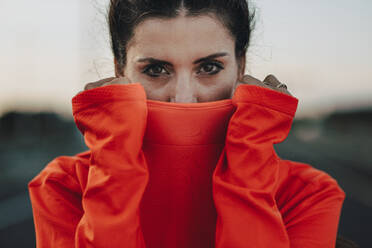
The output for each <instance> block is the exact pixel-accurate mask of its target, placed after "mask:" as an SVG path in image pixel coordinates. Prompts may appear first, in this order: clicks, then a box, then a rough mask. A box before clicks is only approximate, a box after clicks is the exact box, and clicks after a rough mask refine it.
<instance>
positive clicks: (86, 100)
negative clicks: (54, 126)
mask: <svg viewBox="0 0 372 248" xmlns="http://www.w3.org/2000/svg"><path fill="white" fill-rule="evenodd" d="M107 101H146V92H145V89H144V88H143V86H142V85H141V84H140V83H132V84H112V85H105V86H100V87H97V88H94V89H90V90H85V91H82V92H80V93H79V94H77V95H76V96H74V97H73V98H72V100H71V103H72V113H73V114H76V113H78V112H79V111H82V110H84V109H85V108H88V107H90V106H91V105H92V104H93V105H95V104H100V103H104V102H107Z"/></svg>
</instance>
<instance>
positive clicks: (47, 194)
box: [28, 156, 83, 248]
mask: <svg viewBox="0 0 372 248" xmlns="http://www.w3.org/2000/svg"><path fill="white" fill-rule="evenodd" d="M76 162H77V161H76V159H75V158H74V157H68V156H60V157H57V158H55V159H54V160H52V161H51V162H49V163H48V164H47V166H45V168H44V169H43V170H42V171H41V172H40V173H39V174H38V175H37V176H35V177H34V178H33V179H32V180H31V181H30V182H29V183H28V190H29V195H30V200H31V205H32V212H33V218H34V227H35V234H36V247H38V248H40V247H74V235H75V228H76V225H77V224H78V223H79V221H80V218H81V216H82V215H83V209H82V206H81V187H80V185H79V182H78V181H77V180H76V177H74V176H73V175H74V172H73V168H74V166H75V163H76Z"/></svg>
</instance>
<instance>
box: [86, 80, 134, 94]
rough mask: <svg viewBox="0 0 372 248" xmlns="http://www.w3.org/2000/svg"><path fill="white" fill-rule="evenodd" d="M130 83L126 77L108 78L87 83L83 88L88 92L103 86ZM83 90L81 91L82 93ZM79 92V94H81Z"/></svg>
mask: <svg viewBox="0 0 372 248" xmlns="http://www.w3.org/2000/svg"><path fill="white" fill-rule="evenodd" d="M131 83H132V82H131V81H130V80H129V79H128V78H127V77H125V76H124V77H118V78H117V77H110V78H104V79H101V80H99V81H96V82H91V83H87V84H86V85H85V86H84V90H90V89H94V88H98V87H101V86H105V85H111V84H131ZM84 90H83V91H84ZM83 91H80V92H79V93H81V92H83Z"/></svg>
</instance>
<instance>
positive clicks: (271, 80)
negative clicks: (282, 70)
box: [263, 74, 281, 87]
mask: <svg viewBox="0 0 372 248" xmlns="http://www.w3.org/2000/svg"><path fill="white" fill-rule="evenodd" d="M263 83H265V84H267V85H270V86H272V87H277V86H278V85H280V84H281V82H280V81H279V80H278V79H277V78H276V77H275V76H274V75H273V74H269V75H267V76H266V78H265V79H264V81H263Z"/></svg>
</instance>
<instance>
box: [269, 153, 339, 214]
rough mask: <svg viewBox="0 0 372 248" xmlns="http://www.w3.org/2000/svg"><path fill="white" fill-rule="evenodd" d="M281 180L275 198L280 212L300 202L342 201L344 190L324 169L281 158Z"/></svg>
mask: <svg viewBox="0 0 372 248" xmlns="http://www.w3.org/2000/svg"><path fill="white" fill-rule="evenodd" d="M280 168H281V171H282V172H281V175H280V177H281V180H280V185H279V187H278V190H277V194H276V200H277V203H278V207H279V209H280V210H281V212H286V211H288V210H289V209H291V208H292V209H293V207H294V206H298V204H300V206H301V207H304V205H306V204H315V205H316V204H318V203H319V204H320V203H321V202H323V199H326V198H328V199H329V200H330V201H331V200H333V201H337V202H342V201H343V200H344V198H345V196H346V195H345V192H344V191H343V189H342V188H341V187H340V185H339V184H338V182H337V180H336V179H335V178H333V177H332V176H331V175H329V174H328V173H326V172H325V171H322V170H319V169H316V168H314V167H313V166H311V165H309V164H307V163H302V162H296V161H290V160H281V161H280Z"/></svg>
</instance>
